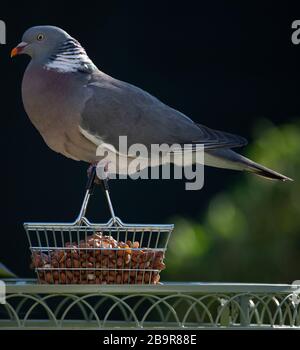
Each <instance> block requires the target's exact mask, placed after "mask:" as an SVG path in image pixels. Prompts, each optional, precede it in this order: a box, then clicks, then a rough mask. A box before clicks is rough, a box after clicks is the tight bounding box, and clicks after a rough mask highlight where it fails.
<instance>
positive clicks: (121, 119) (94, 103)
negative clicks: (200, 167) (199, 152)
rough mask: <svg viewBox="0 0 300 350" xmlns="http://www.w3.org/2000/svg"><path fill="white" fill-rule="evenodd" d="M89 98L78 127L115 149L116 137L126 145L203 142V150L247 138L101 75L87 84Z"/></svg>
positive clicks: (230, 145)
mask: <svg viewBox="0 0 300 350" xmlns="http://www.w3.org/2000/svg"><path fill="white" fill-rule="evenodd" d="M88 88H89V89H91V93H92V94H91V97H90V98H89V99H88V100H87V101H86V103H85V105H84V108H83V110H82V112H81V116H82V120H81V128H82V130H84V132H85V133H88V134H89V135H91V137H92V138H96V139H101V140H103V141H104V142H106V143H108V144H111V145H113V146H114V147H115V148H116V149H118V144H119V136H127V142H128V146H130V145H132V144H136V143H141V144H143V145H145V146H146V147H150V145H151V144H163V143H166V144H169V145H171V144H175V143H176V144H194V145H197V144H202V145H204V148H205V149H217V148H233V147H240V146H243V145H245V144H246V143H247V141H246V140H245V139H244V138H242V137H240V136H236V135H233V134H230V133H227V132H222V131H217V130H213V129H210V128H208V127H206V126H203V125H200V124H196V123H194V122H193V121H192V120H191V119H189V118H188V117H187V116H185V115H184V114H182V113H180V112H179V111H177V110H175V109H173V108H171V107H169V106H167V105H165V104H164V103H162V102H161V101H159V100H158V99H156V98H155V97H153V96H152V95H150V94H148V93H147V92H145V91H143V90H141V89H139V88H138V87H135V86H133V85H130V84H127V83H124V82H121V81H118V80H115V79H113V78H110V77H109V78H106V79H104V78H101V79H99V78H98V79H97V80H96V81H94V82H92V83H90V84H89V85H88Z"/></svg>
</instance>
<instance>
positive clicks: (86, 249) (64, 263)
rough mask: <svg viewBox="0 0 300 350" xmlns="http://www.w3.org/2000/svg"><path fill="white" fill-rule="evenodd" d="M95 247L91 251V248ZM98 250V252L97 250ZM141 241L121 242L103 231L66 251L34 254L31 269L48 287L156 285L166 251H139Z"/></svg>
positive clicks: (68, 247)
mask: <svg viewBox="0 0 300 350" xmlns="http://www.w3.org/2000/svg"><path fill="white" fill-rule="evenodd" d="M91 248H92V249H91ZM97 248H98V249H97ZM139 248H140V245H139V242H137V241H135V242H131V241H127V242H126V243H125V242H122V241H120V242H118V241H116V240H115V239H114V238H113V237H112V236H105V235H103V234H102V233H101V232H99V233H95V234H93V235H92V236H89V237H88V239H87V241H84V240H82V241H80V242H79V244H76V243H70V242H68V243H66V244H65V248H62V249H56V250H52V251H49V252H47V251H46V252H45V251H44V252H39V251H35V252H34V253H33V255H32V264H31V267H32V268H34V269H36V271H37V272H38V277H39V282H40V283H46V284H157V283H159V280H160V275H159V272H160V271H161V270H164V269H165V264H164V262H163V260H164V252H163V251H156V250H153V249H151V248H142V249H139Z"/></svg>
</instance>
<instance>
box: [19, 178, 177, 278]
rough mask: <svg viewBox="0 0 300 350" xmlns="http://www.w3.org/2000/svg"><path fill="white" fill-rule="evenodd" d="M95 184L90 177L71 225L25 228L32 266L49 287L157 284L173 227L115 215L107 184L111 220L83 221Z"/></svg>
mask: <svg viewBox="0 0 300 350" xmlns="http://www.w3.org/2000/svg"><path fill="white" fill-rule="evenodd" d="M94 183H95V172H93V174H92V175H91V177H90V179H89V182H88V186H87V191H86V194H85V197H84V200H83V203H82V207H81V210H80V213H79V216H78V218H77V219H76V220H75V222H73V223H24V228H25V230H26V233H27V237H28V241H29V246H30V251H31V256H32V267H33V268H34V269H35V271H36V273H37V278H38V282H39V283H46V284H157V283H159V280H160V272H161V270H163V269H164V268H165V264H164V258H165V252H166V249H167V245H168V242H169V238H170V235H171V232H172V230H173V228H174V225H152V224H151V225H140V224H125V223H123V222H122V221H121V220H120V219H119V218H118V217H116V216H115V214H114V210H113V206H112V204H111V200H110V195H109V189H108V186H107V182H103V184H104V190H105V195H106V199H107V202H108V206H109V209H110V213H111V216H112V217H111V219H110V220H109V221H108V222H107V223H105V224H95V223H91V222H90V221H89V220H88V219H87V218H86V216H85V214H86V209H87V205H88V202H89V199H90V196H91V194H92V191H93V185H94Z"/></svg>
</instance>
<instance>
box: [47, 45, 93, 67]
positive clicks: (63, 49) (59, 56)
mask: <svg viewBox="0 0 300 350" xmlns="http://www.w3.org/2000/svg"><path fill="white" fill-rule="evenodd" d="M44 68H45V69H48V70H49V69H50V70H55V71H58V72H61V73H72V72H86V73H89V72H91V71H92V70H94V69H95V65H94V64H93V62H92V61H91V60H90V59H89V57H88V55H87V54H86V52H85V50H84V48H83V47H82V46H81V45H80V44H79V43H78V42H77V41H76V40H75V39H68V40H66V41H65V42H63V43H62V45H61V46H60V47H59V48H58V50H57V51H56V52H55V53H54V54H52V55H51V56H50V57H49V61H48V63H46V64H45V66H44Z"/></svg>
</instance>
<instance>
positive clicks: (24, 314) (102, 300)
mask: <svg viewBox="0 0 300 350" xmlns="http://www.w3.org/2000/svg"><path fill="white" fill-rule="evenodd" d="M298 293H299V286H296V285H287V284H240V283H179V282H176V283H164V284H160V285H41V284H37V283H36V281H35V280H28V279H27V280H25V279H23V280H22V279H18V280H9V281H7V285H6V303H5V304H0V329H31V330H32V329H202V328H228V327H229V328H289V329H290V328H293V329H300V306H299V305H300V299H299V295H298Z"/></svg>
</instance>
